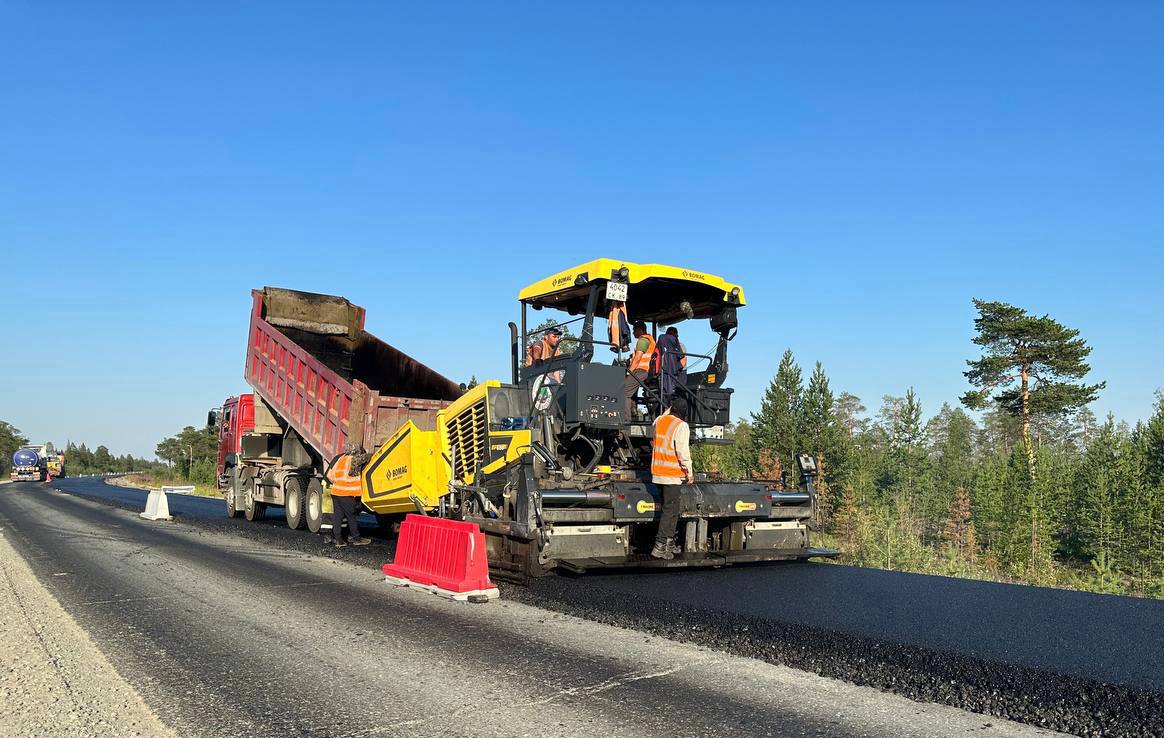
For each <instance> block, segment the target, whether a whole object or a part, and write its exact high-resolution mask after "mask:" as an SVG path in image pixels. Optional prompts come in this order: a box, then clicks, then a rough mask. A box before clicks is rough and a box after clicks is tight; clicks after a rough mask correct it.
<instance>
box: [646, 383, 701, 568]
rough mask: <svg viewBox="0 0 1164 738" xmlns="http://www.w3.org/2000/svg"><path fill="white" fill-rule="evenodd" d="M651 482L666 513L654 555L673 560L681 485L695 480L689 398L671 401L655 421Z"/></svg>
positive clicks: (662, 517) (661, 521)
mask: <svg viewBox="0 0 1164 738" xmlns="http://www.w3.org/2000/svg"><path fill="white" fill-rule="evenodd" d="M651 481H652V482H654V483H655V486H656V487H658V488H659V491H660V492H661V493H662V495H663V512H662V514H661V515H660V516H659V530H658V532H657V533H656V534H655V547H654V548H652V549H651V556H653V557H654V558H656V559H672V558H674V557H675V552H676V551H677V550H678V547H677V546H676V545H675V543H674V540H673V539H674V538H675V531H676V530H677V529H678V527H679V501H680V490H681V489H682V487H681V485H682V484H684V483H686V484H694V483H695V472H694V467H693V466H692V465H691V428H690V426H688V425H687V400H684V399H682V398H676V399H675V400H672V401H671V406H670V407H669V408H667V411H666V412H664V413H663V414H662V415H660V416H659V417H658V418H657V419H656V420H655V437H654V438H653V439H652V440H651Z"/></svg>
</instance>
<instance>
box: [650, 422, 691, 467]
mask: <svg viewBox="0 0 1164 738" xmlns="http://www.w3.org/2000/svg"><path fill="white" fill-rule="evenodd" d="M683 425H685V423H684V422H683V421H682V420H680V419H679V418H676V417H675V416H674V415H660V416H659V417H658V418H657V419H656V420H655V437H654V438H653V439H652V440H651V476H658V477H673V478H677V479H683V478H685V477H686V476H687V473H686V472H684V471H683V467H682V466H680V465H679V454H678V453H676V451H675V432H676V431H678V430H679V428H680V427H681V426H683Z"/></svg>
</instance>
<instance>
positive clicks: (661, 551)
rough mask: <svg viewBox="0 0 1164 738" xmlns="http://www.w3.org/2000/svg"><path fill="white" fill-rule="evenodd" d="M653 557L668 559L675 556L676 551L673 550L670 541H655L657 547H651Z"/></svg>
mask: <svg viewBox="0 0 1164 738" xmlns="http://www.w3.org/2000/svg"><path fill="white" fill-rule="evenodd" d="M651 558H655V559H663V560H664V561H666V560H668V559H673V558H675V553H674V552H673V551H672V550H671V542H670V541H655V547H654V548H652V549H651Z"/></svg>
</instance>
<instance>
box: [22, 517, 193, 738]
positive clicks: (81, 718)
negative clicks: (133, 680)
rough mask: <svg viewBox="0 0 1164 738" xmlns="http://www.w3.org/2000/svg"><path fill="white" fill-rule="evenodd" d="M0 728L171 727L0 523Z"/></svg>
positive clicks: (143, 730)
mask: <svg viewBox="0 0 1164 738" xmlns="http://www.w3.org/2000/svg"><path fill="white" fill-rule="evenodd" d="M0 644H3V648H0V705H3V709H0V736H4V737H5V738H9V737H11V738H45V737H46V736H69V738H88V737H89V736H93V737H94V738H96V737H98V736H99V737H101V738H111V737H121V736H125V737H126V738H130V737H133V736H150V738H154V737H155V736H156V737H157V738H170V737H175V738H176V734H175V733H174V732H172V731H171V730H170V729H169V728H167V727H166V726H164V725H163V724H162V723H161V722H160V721H159V720H158V718H157V717H156V716H155V715H154V714H153V713H152V712H151V711H150V709H149V708H148V707H146V705H145V703H144V702H143V701H142V699H141V697H140V696H139V695H138V693H137V692H136V691H135V690H134V689H133V688H132V687H131V686H129V684H127V683H126V682H125V680H124V679H122V678H121V676H120V675H119V674H118V673H117V672H116V671H115V670H114V668H113V666H112V665H110V663H109V661H108V660H107V659H106V658H105V656H104V655H103V654H102V653H101V652H100V651H99V650H97V647H96V646H94V644H93V642H92V641H91V640H90V639H89V636H88V635H87V634H86V633H85V631H84V630H82V629H81V628H80V627H79V626H78V625H77V624H76V622H74V621H73V618H72V617H70V616H69V614H68V613H67V612H65V610H64V609H63V608H62V607H61V606H60V605H59V604H58V603H57V601H56V600H55V599H53V597H52V595H50V594H49V593H48V592H47V591H46V590H45V589H44V587H42V586H41V584H40V582H38V581H37V579H36V576H35V575H34V574H33V573H32V570H31V569H29V567H28V564H26V563H25V562H24V559H22V558H21V557H20V555H19V554H18V553H17V552H16V550H15V549H14V548H13V547H12V545H11V544H10V543H9V541H8V539H7V538H5V535H4V531H3V529H0Z"/></svg>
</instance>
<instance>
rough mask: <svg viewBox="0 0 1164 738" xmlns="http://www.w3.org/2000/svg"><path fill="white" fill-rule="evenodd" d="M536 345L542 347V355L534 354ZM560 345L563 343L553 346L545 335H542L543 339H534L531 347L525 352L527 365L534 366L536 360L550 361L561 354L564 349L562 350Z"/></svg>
mask: <svg viewBox="0 0 1164 738" xmlns="http://www.w3.org/2000/svg"><path fill="white" fill-rule="evenodd" d="M535 346H541V347H542V350H541V355H540V356H534V347H535ZM560 346H561V344H559V345H558V346H554V347H553V348H551V347H550V342H549V341H547V340H546V337H545V336H542V340H540V341H534V342H533V343H531V344H530V345H529V349H528V350H527V351H526V352H525V365H526V366H533V365H534V362H535V361H549V360H550V359H552V358H554V357H555V356H561V354H562V351H561V348H560Z"/></svg>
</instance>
